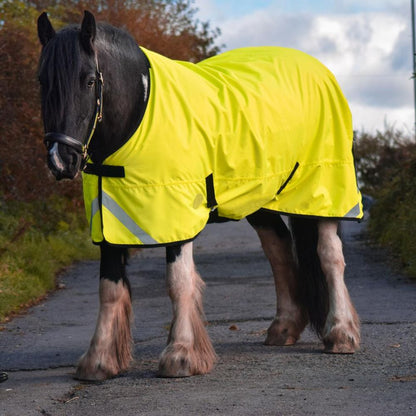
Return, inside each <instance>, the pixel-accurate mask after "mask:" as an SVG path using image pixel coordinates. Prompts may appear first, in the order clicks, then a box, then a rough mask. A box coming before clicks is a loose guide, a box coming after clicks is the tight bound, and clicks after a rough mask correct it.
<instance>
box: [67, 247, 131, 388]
mask: <svg viewBox="0 0 416 416" xmlns="http://www.w3.org/2000/svg"><path fill="white" fill-rule="evenodd" d="M126 257H127V250H126V249H123V248H117V247H111V246H108V245H102V246H101V265H100V311H99V316H98V321H97V326H96V329H95V333H94V336H93V338H92V340H91V344H90V347H89V349H88V351H87V352H86V353H85V354H84V355H83V356H82V357H81V359H80V361H79V363H78V368H77V371H76V374H75V378H77V379H80V380H105V379H107V378H110V377H114V376H115V375H117V374H118V373H120V372H121V371H124V370H126V369H127V368H128V366H129V365H130V362H131V359H132V355H131V349H132V336H131V330H130V325H131V319H132V308H131V294H130V285H129V281H128V280H127V277H126V273H125V263H126Z"/></svg>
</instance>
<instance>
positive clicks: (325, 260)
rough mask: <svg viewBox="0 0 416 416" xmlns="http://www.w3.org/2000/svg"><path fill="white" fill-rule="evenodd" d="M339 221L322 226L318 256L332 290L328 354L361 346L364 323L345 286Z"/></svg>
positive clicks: (325, 332) (326, 341)
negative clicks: (361, 328) (362, 324)
mask: <svg viewBox="0 0 416 416" xmlns="http://www.w3.org/2000/svg"><path fill="white" fill-rule="evenodd" d="M337 227H338V224H337V222H336V221H330V220H322V221H320V222H319V223H318V233H319V237H318V255H319V259H320V262H321V267H322V271H323V273H324V275H325V277H326V281H327V284H328V291H329V312H328V316H327V319H326V322H325V327H324V330H323V341H324V345H325V351H326V352H331V353H341V354H342V353H344V354H346V353H353V352H354V351H356V350H357V349H358V348H359V344H360V321H359V318H358V314H357V312H356V310H355V308H354V306H353V304H352V302H351V299H350V296H349V293H348V289H347V287H346V286H345V283H344V269H345V263H344V256H343V253H342V243H341V239H340V238H339V236H338V234H337Z"/></svg>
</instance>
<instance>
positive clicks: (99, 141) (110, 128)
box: [91, 50, 150, 163]
mask: <svg viewBox="0 0 416 416" xmlns="http://www.w3.org/2000/svg"><path fill="white" fill-rule="evenodd" d="M139 54H140V56H139V57H138V59H136V60H135V63H134V64H133V65H132V64H131V62H129V65H122V67H123V68H124V69H125V70H126V71H125V72H124V73H123V74H116V75H114V74H110V71H111V68H109V67H108V68H107V71H105V72H107V74H108V75H107V76H108V77H113V79H111V81H112V82H107V84H106V73H105V72H104V71H103V77H104V98H103V109H104V111H103V120H102V122H101V123H99V125H98V127H97V130H96V133H95V135H94V137H93V140H92V142H91V155H92V160H93V161H94V163H102V162H103V161H104V159H105V158H107V157H108V156H109V155H111V154H112V153H114V152H115V151H116V150H117V149H119V148H120V147H121V146H123V144H125V143H126V142H127V141H128V139H129V138H130V137H131V136H132V134H133V133H134V132H135V131H136V130H137V128H138V127H139V125H140V123H141V121H142V119H143V116H144V113H145V111H146V107H147V102H148V99H149V93H150V74H149V64H148V60H147V58H146V56H145V55H144V53H143V52H142V51H141V50H139ZM115 77H121V79H115ZM109 84H110V85H109ZM106 86H107V88H106ZM114 86H116V88H115V87H114Z"/></svg>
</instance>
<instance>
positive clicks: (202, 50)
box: [0, 0, 219, 202]
mask: <svg viewBox="0 0 416 416" xmlns="http://www.w3.org/2000/svg"><path fill="white" fill-rule="evenodd" d="M45 10H46V11H48V13H49V16H50V18H51V20H52V22H53V24H54V27H55V28H57V29H58V28H59V27H62V26H64V25H66V24H68V23H77V22H80V20H81V18H82V13H83V11H84V10H90V11H91V12H93V13H94V14H95V16H96V18H97V20H99V21H100V20H101V21H106V22H109V23H111V24H114V25H116V26H118V27H122V28H125V29H126V30H128V31H129V32H130V33H131V34H132V35H133V37H134V38H135V39H136V40H137V42H138V43H139V44H140V45H142V46H144V47H146V48H149V49H152V50H154V51H156V52H159V53H162V54H164V55H166V56H169V57H171V58H174V59H182V60H190V61H194V62H196V61H199V60H201V59H204V58H206V57H209V56H212V55H215V54H216V53H217V52H218V51H219V47H217V46H216V45H215V40H216V38H217V36H218V34H219V30H218V29H214V30H213V29H211V28H210V26H209V23H204V22H199V21H198V20H197V19H196V18H195V12H196V10H195V9H194V8H193V7H192V2H191V1H186V0H125V1H121V0H120V1H118V0H84V1H83V0H81V1H78V0H66V1H60V0H33V1H29V0H21V1H16V0H0V91H1V94H0V202H1V200H2V199H3V200H5V201H7V200H19V201H28V200H33V199H45V198H46V197H48V196H49V195H66V196H68V197H70V198H71V199H74V200H79V199H80V188H81V187H80V184H79V183H78V182H77V181H74V182H69V181H67V182H65V183H56V181H55V179H53V178H52V177H51V175H50V174H49V172H48V169H47V167H46V163H45V159H46V155H45V148H44V145H43V127H42V121H41V119H40V104H39V103H40V100H39V91H38V90H39V88H38V81H37V62H38V57H39V53H40V45H39V42H38V39H37V33H36V20H37V17H38V15H39V14H40V13H41V12H42V11H45Z"/></svg>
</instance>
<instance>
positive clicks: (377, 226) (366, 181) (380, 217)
mask: <svg viewBox="0 0 416 416" xmlns="http://www.w3.org/2000/svg"><path fill="white" fill-rule="evenodd" d="M355 155H356V162H357V175H358V179H359V183H360V186H361V189H362V191H363V192H364V193H367V194H369V195H371V196H373V197H374V198H375V203H374V205H373V206H372V207H371V211H370V218H369V226H368V228H369V232H370V235H371V236H372V238H373V239H374V240H375V241H376V242H378V243H380V244H382V245H384V246H386V247H389V248H390V249H391V252H392V253H393V255H394V257H395V258H396V259H397V260H398V262H399V263H400V266H401V267H402V268H403V270H404V271H405V272H406V273H407V274H408V275H409V276H412V277H416V233H415V232H414V227H415V226H414V224H415V223H416V207H415V201H416V144H415V140H414V138H410V137H409V136H406V135H405V134H404V133H403V132H400V131H397V130H394V129H391V128H390V129H387V130H386V131H385V132H384V133H381V132H377V133H376V134H368V133H361V134H356V143H355Z"/></svg>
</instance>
